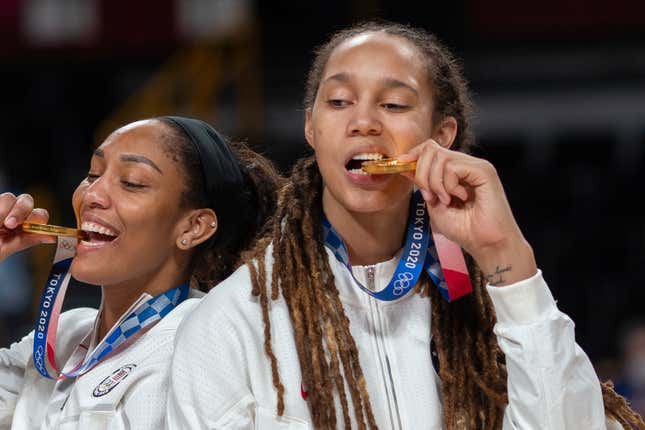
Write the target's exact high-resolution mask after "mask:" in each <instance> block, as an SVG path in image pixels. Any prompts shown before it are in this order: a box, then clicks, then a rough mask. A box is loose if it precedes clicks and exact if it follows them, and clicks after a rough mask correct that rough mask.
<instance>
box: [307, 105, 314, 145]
mask: <svg viewBox="0 0 645 430" xmlns="http://www.w3.org/2000/svg"><path fill="white" fill-rule="evenodd" d="M305 139H307V143H308V144H309V146H311V147H312V148H313V149H314V150H315V149H316V147H315V146H314V129H313V124H312V123H311V108H307V109H305Z"/></svg>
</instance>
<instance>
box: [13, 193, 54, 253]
mask: <svg viewBox="0 0 645 430" xmlns="http://www.w3.org/2000/svg"><path fill="white" fill-rule="evenodd" d="M48 219H49V214H48V213H47V211H46V210H45V209H42V208H34V199H33V197H31V196H30V195H29V194H21V195H19V196H18V197H16V196H15V195H13V194H11V193H3V194H0V261H2V260H4V259H5V258H7V257H8V256H10V255H12V254H15V253H16V252H19V251H22V250H24V249H27V248H30V247H32V246H35V245H38V244H41V243H55V242H56V238H54V237H51V236H43V235H40V234H30V233H24V232H23V231H22V230H21V229H20V225H21V224H22V223H23V222H27V221H28V222H35V223H41V224H44V223H47V220H48Z"/></svg>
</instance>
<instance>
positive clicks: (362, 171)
mask: <svg viewBox="0 0 645 430" xmlns="http://www.w3.org/2000/svg"><path fill="white" fill-rule="evenodd" d="M348 171H349V173H353V174H355V175H369V173H367V172H366V171H364V170H363V169H349V170H348Z"/></svg>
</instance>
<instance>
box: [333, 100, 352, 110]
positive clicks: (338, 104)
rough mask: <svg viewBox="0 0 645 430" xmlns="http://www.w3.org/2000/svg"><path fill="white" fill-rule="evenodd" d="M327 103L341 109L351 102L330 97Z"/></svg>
mask: <svg viewBox="0 0 645 430" xmlns="http://www.w3.org/2000/svg"><path fill="white" fill-rule="evenodd" d="M327 104H328V105H329V106H331V107H332V108H334V109H341V108H344V107H346V106H349V105H350V102H349V101H347V100H343V99H330V100H327Z"/></svg>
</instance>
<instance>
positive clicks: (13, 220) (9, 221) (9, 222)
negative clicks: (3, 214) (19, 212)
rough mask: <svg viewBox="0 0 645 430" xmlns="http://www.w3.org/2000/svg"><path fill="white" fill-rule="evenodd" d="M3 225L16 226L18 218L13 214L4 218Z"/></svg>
mask: <svg viewBox="0 0 645 430" xmlns="http://www.w3.org/2000/svg"><path fill="white" fill-rule="evenodd" d="M4 225H6V226H7V228H16V226H17V225H18V220H17V219H16V217H14V216H10V217H9V218H7V219H6V220H4Z"/></svg>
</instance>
